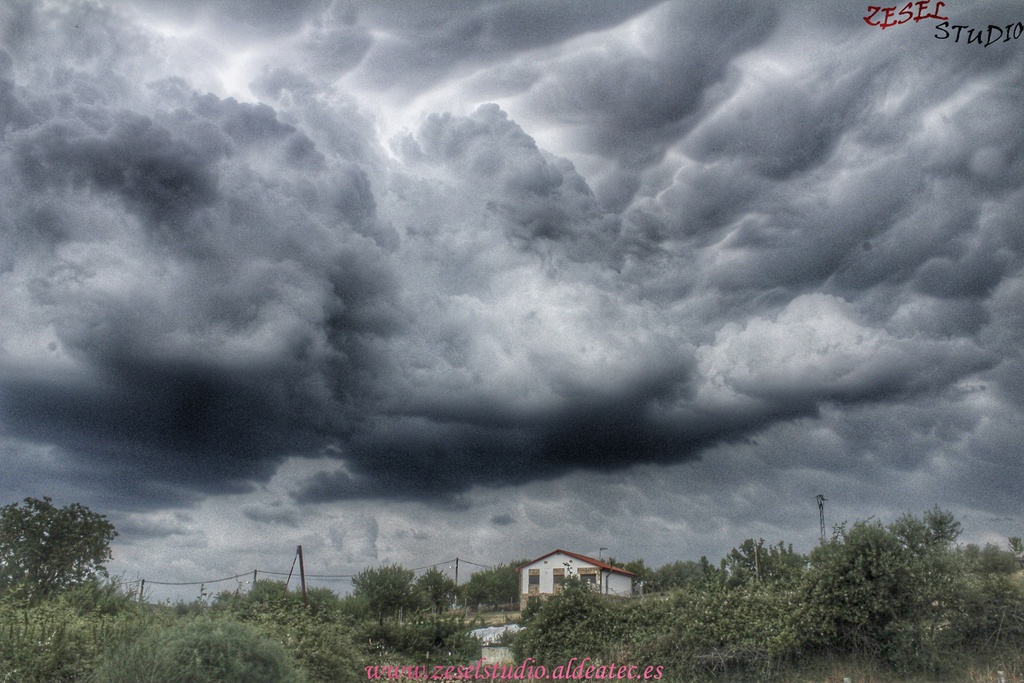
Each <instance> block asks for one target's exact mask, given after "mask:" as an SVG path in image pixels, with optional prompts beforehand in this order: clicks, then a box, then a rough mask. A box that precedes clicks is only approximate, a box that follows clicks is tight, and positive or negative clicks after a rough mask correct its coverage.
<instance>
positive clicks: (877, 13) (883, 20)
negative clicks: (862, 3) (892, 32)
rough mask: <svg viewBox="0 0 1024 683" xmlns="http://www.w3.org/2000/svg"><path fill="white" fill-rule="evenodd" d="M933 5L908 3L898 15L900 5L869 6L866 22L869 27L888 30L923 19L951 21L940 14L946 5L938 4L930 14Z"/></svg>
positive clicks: (922, 2) (923, 2)
mask: <svg viewBox="0 0 1024 683" xmlns="http://www.w3.org/2000/svg"><path fill="white" fill-rule="evenodd" d="M931 4H932V3H931V0H920V1H919V2H908V3H907V4H906V5H904V6H903V8H902V9H900V11H899V12H898V13H897V12H896V8H897V7H898V5H896V6H894V7H875V6H874V5H868V14H867V16H865V17H864V21H865V22H866V23H867V24H868V25H869V26H877V27H879V28H881V29H886V28H889V27H890V26H899V25H900V24H905V23H907V22H908V21H913V22H914V23H917V22H919V21H921V20H923V19H940V20H941V19H949V17H944V16H942V15H940V14H939V12H940V11H941V10H942V8H943V7H945V6H946V3H944V2H936V3H935V9H933V10H931V12H928V10H929V9H931V7H930V6H931ZM915 8H916V10H915ZM897 17H898V18H897Z"/></svg>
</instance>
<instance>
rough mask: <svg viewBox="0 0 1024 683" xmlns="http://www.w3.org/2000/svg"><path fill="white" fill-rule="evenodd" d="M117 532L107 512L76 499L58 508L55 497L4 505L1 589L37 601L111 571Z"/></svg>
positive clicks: (0, 526) (0, 530)
mask: <svg viewBox="0 0 1024 683" xmlns="http://www.w3.org/2000/svg"><path fill="white" fill-rule="evenodd" d="M115 536H117V532H116V531H114V525H112V524H111V523H110V522H108V521H107V519H106V517H104V516H103V515H98V514H96V513H94V512H92V511H90V510H89V509H88V508H86V507H84V506H82V505H79V504H78V503H75V504H73V505H69V506H67V507H63V508H57V507H54V505H53V503H52V502H51V501H50V499H49V498H43V499H42V500H39V499H37V498H26V499H25V500H24V502H23V504H22V505H20V506H19V504H18V503H14V504H12V505H5V506H4V507H2V508H0V592H7V593H13V594H14V595H15V596H17V597H23V598H26V599H28V600H30V601H32V602H37V601H39V600H41V599H42V598H45V597H47V596H48V595H52V594H54V593H57V592H60V591H62V590H65V589H67V588H69V587H71V586H74V585H76V584H82V583H85V582H86V581H89V580H91V579H95V578H96V577H98V576H106V569H105V568H104V563H105V562H106V561H107V560H109V559H110V542H111V541H112V540H114V537H115Z"/></svg>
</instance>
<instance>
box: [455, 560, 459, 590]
mask: <svg viewBox="0 0 1024 683" xmlns="http://www.w3.org/2000/svg"><path fill="white" fill-rule="evenodd" d="M455 585H456V586H458V585H459V558H457V557H456V558H455Z"/></svg>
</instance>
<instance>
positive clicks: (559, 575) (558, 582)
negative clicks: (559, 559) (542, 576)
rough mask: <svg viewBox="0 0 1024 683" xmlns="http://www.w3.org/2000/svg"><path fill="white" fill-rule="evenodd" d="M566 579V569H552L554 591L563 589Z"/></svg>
mask: <svg viewBox="0 0 1024 683" xmlns="http://www.w3.org/2000/svg"><path fill="white" fill-rule="evenodd" d="M564 581H565V570H564V569H552V570H551V582H552V584H553V588H554V592H555V593H557V592H558V591H560V590H561V589H562V583H563V582H564Z"/></svg>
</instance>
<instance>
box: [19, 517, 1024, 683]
mask: <svg viewBox="0 0 1024 683" xmlns="http://www.w3.org/2000/svg"><path fill="white" fill-rule="evenodd" d="M30 500H31V499H28V500H26V504H25V505H24V506H8V507H7V508H4V509H3V514H4V515H5V516H6V519H5V520H4V522H5V523H6V522H7V521H8V520H11V519H16V520H19V524H22V526H23V528H29V529H33V528H36V527H35V526H33V524H39V525H43V526H45V524H44V522H45V521H46V520H50V523H51V524H52V523H53V520H54V519H65V520H70V521H69V522H68V524H67V525H66V526H61V525H60V524H56V525H54V526H52V527H50V529H51V530H50V531H48V532H47V533H46V534H44V535H43V537H41V538H42V540H39V541H38V543H39V544H40V547H42V548H45V553H39V554H40V555H44V556H46V557H48V558H66V557H69V556H77V557H79V559H80V560H82V561H81V562H78V563H77V564H76V563H75V562H65V561H63V560H61V561H60V562H57V561H55V560H53V561H51V562H50V563H49V564H48V565H46V566H53V567H57V566H60V567H64V568H65V570H64V571H60V572H51V573H49V574H46V575H45V576H47V577H50V578H49V579H48V580H47V581H41V580H40V577H41V576H43V575H42V574H40V573H39V572H35V573H33V572H31V571H28V568H30V567H33V566H36V567H38V566H43V564H42V563H40V564H37V565H32V564H31V563H29V562H21V563H20V564H18V563H15V566H14V568H7V567H5V573H4V574H3V575H4V577H5V583H4V592H3V593H2V595H0V681H3V682H4V683H7V682H10V683H42V682H44V681H45V682H47V683H63V682H65V681H86V682H87V683H119V682H121V681H140V682H142V683H145V682H146V681H162V682H168V683H174V682H176V681H189V682H196V683H201V682H203V681H225V682H228V683H230V681H235V680H238V681H242V680H245V681H282V682H285V683H288V682H295V683H298V682H302V681H308V682H310V683H316V682H320V681H339V682H341V683H355V681H357V680H366V676H367V667H374V666H376V667H378V668H377V669H375V670H377V671H388V670H393V669H391V668H390V667H395V666H398V667H402V666H406V665H418V666H423V665H436V664H444V665H449V664H450V665H460V664H467V663H470V662H475V661H476V660H477V659H478V658H479V657H480V652H481V650H480V644H479V643H478V642H477V641H476V640H475V639H473V638H471V637H469V636H468V631H469V630H470V629H471V628H472V627H473V626H475V625H477V624H478V623H479V622H476V623H471V622H469V621H468V616H467V611H466V608H465V607H464V605H466V604H470V605H473V606H475V605H481V606H482V605H506V604H507V603H508V601H509V599H511V598H512V597H513V596H515V595H517V594H518V590H519V589H518V584H517V583H515V582H514V580H515V578H516V577H517V576H518V575H517V574H516V573H515V571H514V567H515V566H519V565H521V564H524V563H525V562H514V563H510V564H509V565H500V566H498V567H495V568H494V569H491V570H485V571H479V572H477V573H475V574H473V576H472V577H471V578H470V579H469V580H468V581H467V582H466V583H465V584H464V585H462V586H456V585H455V583H454V581H452V580H451V579H450V578H449V577H447V576H446V575H445V574H443V573H442V572H439V571H427V572H425V573H421V574H420V575H419V576H416V573H415V572H413V571H412V570H409V569H405V568H404V567H401V566H398V565H389V566H384V567H379V568H373V569H367V570H365V571H363V572H361V573H360V574H359V575H358V576H357V577H356V580H355V591H354V592H353V594H352V595H350V596H347V597H339V596H338V595H336V594H335V593H333V592H331V591H329V590H326V589H319V588H314V589H311V590H309V591H308V594H307V599H306V600H305V601H304V600H303V598H302V596H301V594H298V593H296V592H294V591H289V590H288V588H287V586H286V585H285V584H284V583H281V582H278V581H257V582H256V583H255V585H253V587H252V588H251V589H250V590H249V591H247V592H242V591H241V590H238V591H234V592H224V593H221V594H219V595H217V596H216V597H214V598H213V599H212V600H209V599H207V598H206V596H205V593H204V594H203V599H200V600H197V601H195V602H194V603H190V604H187V605H185V604H179V605H166V604H165V605H160V604H148V603H145V602H139V601H137V600H135V599H134V598H132V597H130V596H129V595H128V594H126V592H125V591H123V590H122V589H121V587H120V586H119V585H118V584H117V582H116V581H111V580H109V579H106V578H104V577H103V574H102V563H103V560H105V559H107V558H109V548H108V545H107V544H108V543H109V539H110V538H112V537H113V536H112V532H113V528H112V527H109V525H107V523H106V522H105V520H104V519H103V518H102V517H101V516H99V515H93V513H91V512H89V511H88V510H87V509H85V508H82V507H80V506H72V507H71V508H65V510H70V511H71V514H67V513H62V512H61V511H60V510H57V509H55V508H53V507H52V505H50V504H49V501H48V500H45V499H44V500H43V501H33V502H29V501H30ZM25 511H28V512H29V513H31V514H25ZM62 514H63V515H65V516H64V517H62V516H61V515H62ZM26 520H28V521H29V522H31V523H26ZM76 520H77V522H82V521H86V522H89V521H91V522H93V524H87V525H86V526H84V527H82V528H85V529H91V530H92V531H93V532H94V534H95V537H94V540H95V541H96V543H94V544H92V545H87V546H82V545H77V544H76V543H75V542H74V540H73V539H72V538H71V537H68V538H67V544H66V545H65V546H62V544H61V543H57V542H55V541H54V540H53V539H56V538H59V537H60V532H61V530H62V529H70V528H74V523H75V522H76ZM11 528H15V527H14V526H10V527H5V533H9V532H10V529H11ZM959 534H960V525H959V523H958V522H956V520H955V519H954V518H953V516H952V515H950V514H949V513H948V512H944V511H942V510H940V509H938V508H936V509H933V510H929V511H927V512H925V513H924V515H923V516H921V517H916V516H914V515H905V516H903V517H901V518H900V519H898V520H896V521H895V522H892V523H891V524H883V523H882V522H879V521H873V520H869V521H864V522H857V523H855V524H853V525H851V526H849V527H848V528H847V527H846V526H845V525H844V526H840V527H837V528H836V529H835V531H834V534H833V537H832V538H831V539H830V540H829V541H827V542H825V543H823V544H821V545H819V546H818V547H816V548H814V549H813V550H812V551H811V552H810V553H809V554H807V555H802V554H800V553H796V552H794V551H793V549H792V547H790V546H787V545H785V544H783V543H776V544H774V545H769V544H766V543H765V541H764V540H763V539H757V540H754V539H747V540H745V541H744V542H742V543H740V544H739V545H738V546H737V547H736V548H734V549H733V550H732V551H731V552H730V553H729V554H728V555H727V556H726V557H725V558H723V559H722V560H721V562H719V563H718V564H717V565H715V564H712V563H711V562H709V561H708V560H707V559H706V558H701V560H700V561H699V562H690V561H678V562H672V563H669V564H666V565H664V566H663V567H661V568H658V569H653V568H650V567H647V566H646V564H645V563H644V562H643V561H642V560H634V561H632V562H629V563H626V564H625V565H623V566H624V568H626V569H627V570H629V571H632V572H633V573H635V574H636V575H637V576H638V578H639V580H641V581H643V585H644V590H643V593H644V595H643V597H642V598H639V599H634V600H625V601H622V600H619V601H612V600H607V599H605V598H603V597H602V596H600V595H598V594H597V593H596V592H594V591H593V589H592V588H591V587H590V586H588V585H587V584H585V583H583V582H581V581H580V580H579V579H578V578H576V577H569V578H567V579H566V581H565V583H564V584H563V588H562V590H561V592H560V594H559V595H557V596H554V597H552V598H551V599H549V600H547V601H543V602H539V603H537V604H535V605H533V606H531V607H530V609H528V610H527V611H526V612H524V614H523V615H522V621H523V622H524V623H525V624H526V628H525V629H524V630H522V631H520V632H519V633H518V634H517V635H516V636H515V637H514V640H513V641H512V648H513V652H514V654H515V656H516V657H517V658H518V659H519V660H520V661H524V660H526V659H527V658H532V660H533V664H535V665H543V666H545V667H547V670H548V672H549V673H550V672H553V671H555V670H556V668H557V667H559V666H561V667H563V672H564V667H565V665H566V664H567V663H568V662H569V661H570V660H571V659H572V658H576V662H579V661H580V660H581V659H582V658H586V657H589V658H590V662H589V663H588V666H589V665H591V664H592V665H593V666H595V667H602V666H604V665H606V664H608V665H610V664H611V663H612V662H616V663H618V664H619V665H622V664H628V665H635V666H637V667H638V670H639V671H644V670H647V667H651V668H650V671H652V672H654V671H657V668H658V667H661V678H660V680H664V681H691V680H695V681H699V680H705V681H733V680H744V681H758V680H764V681H768V680H772V681H780V682H783V683H785V682H790V681H792V682H794V683H795V682H796V681H808V680H833V681H835V680H840V679H842V678H847V677H849V678H852V679H854V680H875V681H925V680H927V681H941V680H951V681H952V680H973V681H988V680H991V681H996V680H998V674H997V672H1003V673H1002V677H1003V679H1004V680H1005V681H1009V682H1012V683H1020V682H1021V681H1024V654H1021V653H1022V651H1024V648H1022V645H1024V581H1022V577H1021V574H1022V572H1021V565H1022V558H1024V543H1021V541H1020V540H1019V539H1017V538H1014V539H1010V540H1009V543H1008V546H1007V548H1008V549H1003V548H1000V547H997V546H995V545H991V544H989V545H986V546H984V547H980V546H976V545H962V544H959V543H958V538H959ZM5 538H7V539H10V538H15V536H14V535H9V536H5ZM19 538H20V537H19ZM37 538H39V537H37ZM96 539H98V540H96ZM103 539H107V540H106V541H103ZM8 543H9V547H8V548H5V550H4V552H5V553H8V554H6V555H4V556H3V557H4V558H5V560H4V561H5V562H7V563H10V562H11V560H9V559H6V558H13V557H18V556H19V553H26V552H28V550H29V549H30V547H31V546H30V545H28V544H26V543H25V542H23V541H20V540H19V542H18V543H11V542H10V541H8ZM83 547H88V548H90V550H89V551H88V552H83V551H82V550H81V549H82V548H83ZM97 548H98V549H99V552H94V551H95V550H96V549H97ZM97 558H98V559H97ZM612 562H614V561H612ZM67 567H71V569H66V568H67ZM18 572H21V573H18ZM453 604H457V605H462V607H459V608H456V609H453V608H452V606H453ZM600 671H601V670H600V669H596V670H595V672H594V674H595V676H597V675H599V673H600ZM606 671H607V669H606ZM564 673H568V672H564ZM383 677H387V676H386V675H384V676H383Z"/></svg>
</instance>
